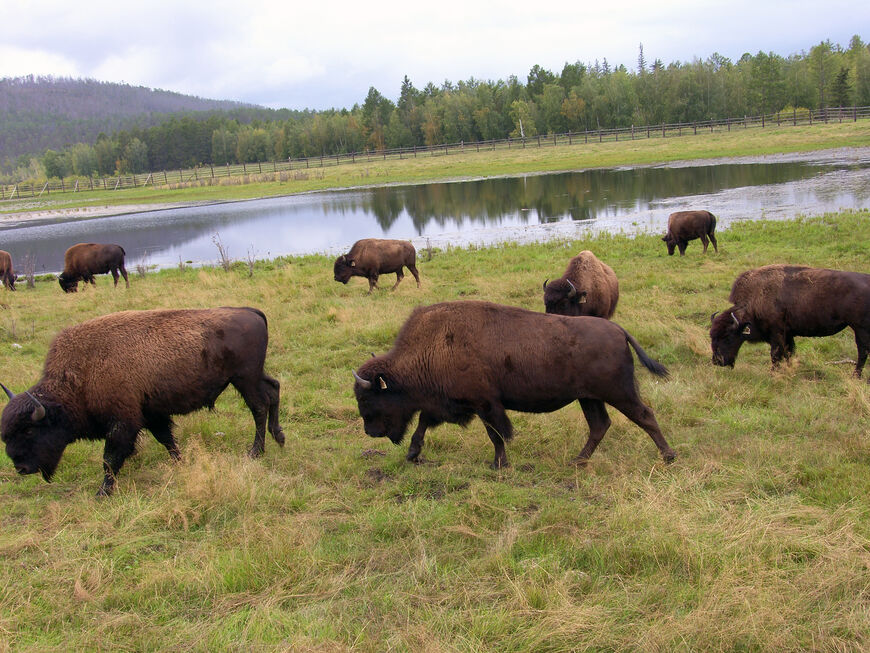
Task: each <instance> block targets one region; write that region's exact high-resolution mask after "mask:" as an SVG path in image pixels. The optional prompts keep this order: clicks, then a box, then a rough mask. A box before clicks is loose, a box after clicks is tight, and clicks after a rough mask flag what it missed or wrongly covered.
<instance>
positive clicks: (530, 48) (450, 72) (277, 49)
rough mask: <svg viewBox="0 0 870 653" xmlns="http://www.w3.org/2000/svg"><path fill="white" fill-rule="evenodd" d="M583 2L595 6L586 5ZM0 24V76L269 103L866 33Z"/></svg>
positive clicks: (439, 10) (564, 12)
mask: <svg viewBox="0 0 870 653" xmlns="http://www.w3.org/2000/svg"><path fill="white" fill-rule="evenodd" d="M593 5H594V6H593ZM22 7H23V10H22V11H20V12H17V11H16V12H15V13H14V17H13V16H12V15H9V16H7V18H9V19H10V20H9V21H7V23H6V26H5V27H4V29H3V30H2V32H0V78H3V77H18V76H22V75H28V74H33V75H54V76H58V77H60V76H63V77H82V78H90V79H97V80H100V81H107V82H124V83H127V84H132V85H135V86H146V87H149V88H159V89H164V90H169V91H177V92H179V93H184V94H189V95H197V96H199V97H203V98H210V99H218V100H236V101H240V102H247V103H251V104H258V105H262V106H267V107H271V108H275V109H279V108H289V109H305V108H308V109H317V110H321V109H329V108H351V107H353V105H354V104H362V103H363V102H364V101H365V97H366V95H367V93H368V90H369V88H370V87H372V86H373V87H375V88H376V89H377V90H378V91H379V92H380V93H381V94H382V95H384V96H385V97H387V98H389V99H391V100H393V101H396V100H397V99H398V95H399V89H400V87H401V83H402V79H403V78H404V77H405V76H406V75H407V76H408V78H409V79H410V80H411V82H412V83H413V84H414V86H415V87H416V88H418V89H422V88H423V87H424V86H426V84H428V83H429V82H432V83H434V84H435V85H436V86H440V85H441V84H442V83H443V82H444V81H445V80H449V81H451V82H454V83H456V82H458V81H460V80H468V79H471V78H475V79H479V80H506V79H507V78H508V77H509V76H511V75H516V76H517V77H518V78H519V79H520V80H521V81H522V82H525V81H526V76H527V74H528V72H529V70H530V69H531V68H532V66H534V65H539V66H541V67H543V68H545V69H547V70H550V71H552V72H554V73H559V72H560V71H561V70H562V66H563V65H564V64H565V63H566V62H567V63H574V62H577V61H579V62H581V63H594V62H595V61H596V60H598V61H603V60H604V59H607V61H608V63H610V64H611V65H612V66H616V65H619V64H624V65H625V66H626V67H628V68H630V69H635V68H636V67H637V59H638V50H639V46H640V44H643V51H644V57H645V59H646V60H647V62H648V63H652V62H653V61H654V60H655V59H660V60H661V61H662V62H664V63H665V64H669V63H672V62H676V61H680V62H690V61H692V60H693V59H696V58H697V59H702V60H703V59H706V58H707V57H709V56H710V55H712V54H713V53H718V54H720V55H722V56H724V57H727V58H728V59H731V60H732V61H737V60H738V59H739V58H740V57H741V56H742V55H743V54H744V53H746V52H749V53H750V54H757V53H758V52H759V51H763V52H774V53H776V54H780V55H783V56H788V55H790V54H799V53H801V52H809V50H810V48H811V47H812V46H814V45H816V44H818V43H819V42H821V41H823V40H826V39H830V40H831V41H832V42H833V43H834V44H840V45H842V46H843V47H844V48H845V47H848V46H849V41H850V39H851V38H852V36H853V35H855V34H858V35H859V36H860V37H861V38H862V39H863V40H864V41H865V42H867V41H868V40H870V2H866V1H861V0H824V1H819V0H812V1H804V0H772V1H766V0H755V1H750V0H730V1H729V2H710V1H707V0H662V1H661V2H650V1H649V0H643V1H641V0H622V1H619V2H616V3H615V4H612V5H611V4H610V3H609V2H595V3H591V2H582V1H577V0H572V1H568V2H562V1H559V2H549V1H547V0H542V1H540V2H530V1H529V0H523V1H516V0H497V1H492V2H481V1H478V0H464V1H463V0H437V1H436V2H433V3H431V4H427V3H425V2H421V3H417V2H413V0H411V1H409V0H404V1H403V2H395V1H387V0H361V1H358V2H348V1H346V0H304V1H303V2H300V1H299V0H290V1H289V2H288V1H286V0H285V1H284V2H274V1H273V2H269V1H264V0H247V1H245V2H239V1H238V0H235V1H233V2H229V1H227V0H214V1H211V2H198V3H195V4H194V3H187V2H185V1H184V0H173V2H167V1H165V0H149V1H148V2H135V3H123V2H122V3H119V2H116V1H113V2H107V1H105V0H89V2H87V3H77V2H67V1H63V2H61V1H59V0H54V1H46V0H32V1H31V2H28V3H25V5H22Z"/></svg>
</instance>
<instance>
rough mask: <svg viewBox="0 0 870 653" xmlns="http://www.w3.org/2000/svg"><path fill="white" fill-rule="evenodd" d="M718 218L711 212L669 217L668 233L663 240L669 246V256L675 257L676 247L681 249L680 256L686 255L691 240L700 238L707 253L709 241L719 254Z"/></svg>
mask: <svg viewBox="0 0 870 653" xmlns="http://www.w3.org/2000/svg"><path fill="white" fill-rule="evenodd" d="M714 231H716V216H715V215H713V214H712V213H710V212H709V211H677V212H676V213H671V214H670V215H669V216H668V233H667V234H665V236H664V237H663V238H662V240H663V241H665V243H667V245H668V255H669V256H673V255H674V247H677V248H679V250H680V256H683V255H684V254H685V253H686V246H687V245H688V244H689V241H690V240H694V239H695V238H700V239H701V242H702V243H703V244H704V253H705V254H706V253H707V239H708V238H709V239H710V242H711V243H713V249H714V250H716V252H717V253H718V252H719V247H718V245H717V244H716V235H715V234H714V233H713V232H714Z"/></svg>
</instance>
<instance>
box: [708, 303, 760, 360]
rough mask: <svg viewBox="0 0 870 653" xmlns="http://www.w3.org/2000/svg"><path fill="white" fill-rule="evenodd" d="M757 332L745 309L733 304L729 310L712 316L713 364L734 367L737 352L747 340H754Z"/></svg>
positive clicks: (711, 343) (711, 342)
mask: <svg viewBox="0 0 870 653" xmlns="http://www.w3.org/2000/svg"><path fill="white" fill-rule="evenodd" d="M755 336H756V333H755V328H754V327H753V325H752V323H751V321H750V320H749V319H748V316H747V315H746V313H745V311H743V310H741V309H739V308H737V307H736V306H732V307H731V308H730V309H728V310H727V311H723V312H722V313H719V314H718V315H717V314H716V313H713V315H711V316H710V345H711V347H712V348H713V364H714V365H721V366H723V367H725V366H727V367H734V361H735V360H737V352H738V351H739V350H740V346H741V345H742V344H743V343H744V342H746V341H747V340H754V339H756V338H755Z"/></svg>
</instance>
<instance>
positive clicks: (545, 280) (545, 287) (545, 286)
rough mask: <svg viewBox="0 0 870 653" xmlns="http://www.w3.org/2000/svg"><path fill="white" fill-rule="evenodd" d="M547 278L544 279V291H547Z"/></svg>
mask: <svg viewBox="0 0 870 653" xmlns="http://www.w3.org/2000/svg"><path fill="white" fill-rule="evenodd" d="M548 281H549V279H544V292H547V282H548Z"/></svg>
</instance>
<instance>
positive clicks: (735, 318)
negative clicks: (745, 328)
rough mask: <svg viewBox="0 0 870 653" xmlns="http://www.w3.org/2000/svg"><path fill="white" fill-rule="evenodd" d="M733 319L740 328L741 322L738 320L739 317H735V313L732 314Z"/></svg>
mask: <svg viewBox="0 0 870 653" xmlns="http://www.w3.org/2000/svg"><path fill="white" fill-rule="evenodd" d="M731 319H732V320H734V324H736V325H737V326H740V320H738V319H737V316H736V315H734V313H733V311H732V313H731Z"/></svg>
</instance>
